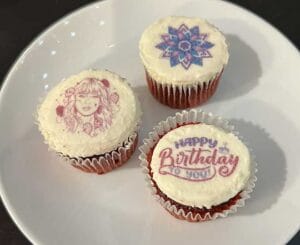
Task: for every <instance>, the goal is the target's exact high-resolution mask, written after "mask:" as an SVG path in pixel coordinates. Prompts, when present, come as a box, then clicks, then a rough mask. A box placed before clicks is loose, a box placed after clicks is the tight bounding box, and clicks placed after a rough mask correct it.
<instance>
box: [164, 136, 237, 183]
mask: <svg viewBox="0 0 300 245" xmlns="http://www.w3.org/2000/svg"><path fill="white" fill-rule="evenodd" d="M218 144H219V142H218V141H217V140H215V139H212V138H207V137H189V138H182V139H180V140H178V141H175V142H174V146H173V147H167V148H164V149H162V150H161V151H160V153H159V158H160V167H159V173H160V174H162V175H173V176H175V177H177V178H180V179H185V180H188V181H208V180H210V179H212V178H214V177H215V176H216V175H219V176H222V177H228V176H230V175H231V174H232V173H233V172H234V170H235V169H236V166H237V165H238V163H239V156H237V155H234V154H232V153H231V152H230V149H229V148H228V144H227V143H226V142H224V143H223V144H222V145H220V146H218Z"/></svg>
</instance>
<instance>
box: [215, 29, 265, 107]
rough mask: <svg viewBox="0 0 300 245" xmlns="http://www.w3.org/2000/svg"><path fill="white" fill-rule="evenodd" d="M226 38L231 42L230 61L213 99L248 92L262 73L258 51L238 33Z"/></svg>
mask: <svg viewBox="0 0 300 245" xmlns="http://www.w3.org/2000/svg"><path fill="white" fill-rule="evenodd" d="M226 38H227V40H228V43H229V54H230V57H229V62H228V65H227V66H226V67H225V69H224V74H223V76H222V79H221V82H220V84H219V87H218V90H217V92H216V94H215V95H214V97H213V98H212V100H211V101H223V100H227V99H231V98H235V97H239V96H242V95H244V94H247V93H248V92H249V91H251V90H252V89H253V88H255V87H256V86H257V85H258V81H259V77H260V76H261V75H262V68H261V65H260V61H259V57H258V56H257V54H256V52H255V51H254V50H253V49H252V48H251V47H250V46H249V45H248V44H247V43H245V42H244V41H243V40H242V39H240V38H239V37H238V36H236V35H232V34H228V35H226ZM209 103H210V101H209Z"/></svg>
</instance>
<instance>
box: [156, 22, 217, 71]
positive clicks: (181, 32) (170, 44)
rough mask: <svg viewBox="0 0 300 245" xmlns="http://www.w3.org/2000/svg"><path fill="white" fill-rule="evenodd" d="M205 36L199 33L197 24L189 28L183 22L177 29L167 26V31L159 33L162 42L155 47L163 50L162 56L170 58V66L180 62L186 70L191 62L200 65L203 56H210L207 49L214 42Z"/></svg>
mask: <svg viewBox="0 0 300 245" xmlns="http://www.w3.org/2000/svg"><path fill="white" fill-rule="evenodd" d="M207 37H208V34H206V33H200V30H199V27H198V26H194V27H192V28H191V29H189V28H188V27H187V26H186V25H185V24H182V25H181V26H180V27H179V28H178V29H176V28H174V27H171V26H169V28H168V33H167V34H163V35H161V38H162V39H163V42H161V43H159V44H157V45H156V46H155V47H156V48H158V49H161V50H163V54H162V57H163V58H170V66H171V67H173V66H176V65H178V64H179V63H180V64H181V65H182V66H183V67H184V68H185V69H186V70H188V69H189V67H190V66H191V64H195V65H199V66H202V65H203V63H202V59H203V58H211V57H212V55H211V53H210V52H209V51H208V49H210V48H211V47H213V46H214V44H213V43H211V42H208V41H207V40H206V39H207Z"/></svg>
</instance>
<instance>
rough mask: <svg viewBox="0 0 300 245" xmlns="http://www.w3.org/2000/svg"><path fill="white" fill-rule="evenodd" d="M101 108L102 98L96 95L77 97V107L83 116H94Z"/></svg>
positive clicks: (82, 94)
mask: <svg viewBox="0 0 300 245" xmlns="http://www.w3.org/2000/svg"><path fill="white" fill-rule="evenodd" d="M99 106H100V97H99V94H96V93H78V94H76V95H75V107H76V109H77V111H78V112H79V113H80V114H81V115H83V116H90V115H92V114H94V113H95V112H96V111H97V110H98V108H99Z"/></svg>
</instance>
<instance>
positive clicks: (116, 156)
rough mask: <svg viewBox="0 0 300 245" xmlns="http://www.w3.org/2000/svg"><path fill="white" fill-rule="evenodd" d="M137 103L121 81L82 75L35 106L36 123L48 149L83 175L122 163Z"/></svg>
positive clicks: (130, 146)
mask: <svg viewBox="0 0 300 245" xmlns="http://www.w3.org/2000/svg"><path fill="white" fill-rule="evenodd" d="M140 115H141V109H140V104H139V102H138V100H137V97H136V96H135V94H134V92H133V90H132V89H131V88H130V86H129V85H128V83H127V82H126V80H125V79H124V78H121V77H120V76H118V75H117V74H115V73H112V72H109V71H106V70H103V71H96V70H87V71H83V72H81V73H79V74H77V75H74V76H71V77H69V78H67V79H65V80H63V81H62V82H60V83H59V84H58V85H57V86H55V87H54V88H53V89H52V90H51V91H50V92H49V93H48V94H47V96H46V97H45V99H44V100H43V102H42V103H41V104H40V105H39V107H38V110H37V115H36V119H37V123H38V126H39V130H40V131H41V133H42V135H43V136H44V139H45V143H47V144H48V145H49V148H50V149H51V150H53V151H55V152H57V153H58V154H59V156H61V157H62V158H63V159H64V160H65V161H66V162H68V163H69V164H71V165H73V166H74V167H76V168H78V169H80V170H83V171H85V172H91V173H97V174H103V173H106V172H108V171H110V170H112V169H114V168H116V167H118V166H120V165H122V164H123V163H125V162H126V161H127V160H128V159H129V158H130V156H131V155H132V153H133V152H134V150H135V148H136V145H137V139H138V136H137V133H138V125H139V122H140Z"/></svg>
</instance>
